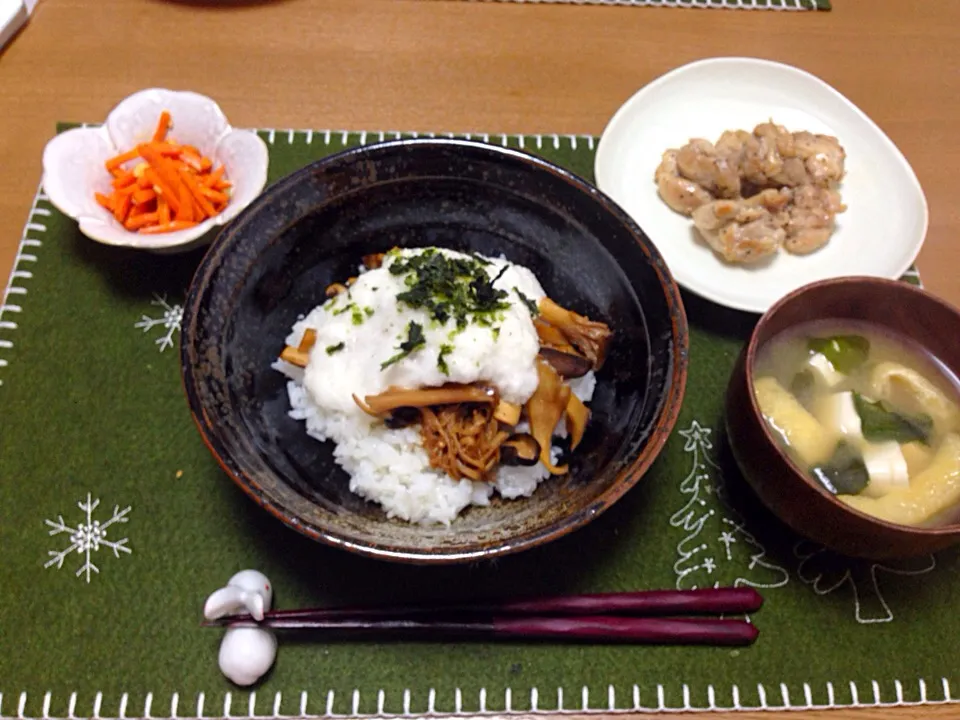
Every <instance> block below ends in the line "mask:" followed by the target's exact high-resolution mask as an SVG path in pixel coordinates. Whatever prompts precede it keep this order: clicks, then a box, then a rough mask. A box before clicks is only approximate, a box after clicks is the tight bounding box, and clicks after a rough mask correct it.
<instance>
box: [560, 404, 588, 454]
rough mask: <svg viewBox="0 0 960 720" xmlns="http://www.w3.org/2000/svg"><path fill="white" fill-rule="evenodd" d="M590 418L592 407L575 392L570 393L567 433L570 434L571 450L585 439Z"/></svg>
mask: <svg viewBox="0 0 960 720" xmlns="http://www.w3.org/2000/svg"><path fill="white" fill-rule="evenodd" d="M589 419H590V409H589V408H588V407H587V406H586V405H584V404H583V401H582V400H581V399H580V398H578V397H577V396H576V395H575V394H574V393H570V399H569V400H568V401H567V421H566V426H567V434H568V435H569V436H570V449H571V450H576V449H577V445H579V444H580V441H581V440H583V433H584V432H585V431H586V429H587V421H588V420H589Z"/></svg>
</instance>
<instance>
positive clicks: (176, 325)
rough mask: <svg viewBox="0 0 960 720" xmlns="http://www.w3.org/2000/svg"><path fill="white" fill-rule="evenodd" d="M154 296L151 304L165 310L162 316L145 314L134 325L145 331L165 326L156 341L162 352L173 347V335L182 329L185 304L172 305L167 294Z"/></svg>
mask: <svg viewBox="0 0 960 720" xmlns="http://www.w3.org/2000/svg"><path fill="white" fill-rule="evenodd" d="M153 297H154V300H152V301H151V302H150V304H151V305H156V306H158V307H159V308H161V309H162V310H163V312H162V314H161V315H160V317H151V316H150V315H143V316H142V317H141V318H140V320H138V321H137V322H136V323H134V325H133V326H134V327H136V328H141V329H142V330H143V331H144V332H149V331H150V330H153V329H154V328H155V327H161V328H163V333H162V334H161V335H160V337H158V338H157V339H156V340H155V341H154V342H156V344H157V345H159V346H160V352H163V351H164V350H166V349H167V348H168V347H173V336H174V335H175V334H176V333H178V332H179V331H180V323H181V322H183V306H182V305H171V304H170V303H168V302H167V298H166V296H160V295H154V296H153Z"/></svg>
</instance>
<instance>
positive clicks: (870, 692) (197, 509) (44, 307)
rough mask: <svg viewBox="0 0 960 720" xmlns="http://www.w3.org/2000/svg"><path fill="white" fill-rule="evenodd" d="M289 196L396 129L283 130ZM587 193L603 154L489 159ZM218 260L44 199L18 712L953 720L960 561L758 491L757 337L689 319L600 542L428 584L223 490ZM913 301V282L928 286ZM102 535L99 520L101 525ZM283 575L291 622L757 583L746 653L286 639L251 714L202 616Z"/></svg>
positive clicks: (24, 509)
mask: <svg viewBox="0 0 960 720" xmlns="http://www.w3.org/2000/svg"><path fill="white" fill-rule="evenodd" d="M260 132H261V134H262V137H264V139H265V140H266V141H267V142H268V143H269V147H270V159H271V165H270V180H271V182H272V181H274V180H276V179H278V178H279V177H281V176H283V175H285V174H287V173H289V172H291V171H293V170H294V169H296V168H298V167H300V166H302V165H304V164H305V163H307V162H308V161H311V160H314V159H316V158H320V157H322V156H324V155H326V154H328V153H330V152H333V151H336V150H340V149H342V148H344V147H346V146H352V145H357V144H361V143H368V142H373V141H376V140H380V139H383V138H386V137H393V135H394V134H393V133H386V134H385V133H346V132H318V131H306V132H304V131H292V130H290V131H287V130H282V131H281V130H264V131H260ZM473 137H474V138H477V137H480V138H481V139H483V140H486V141H489V142H494V143H500V144H505V145H510V146H512V147H522V148H524V149H526V150H528V151H531V152H534V153H538V154H541V155H543V156H544V157H546V158H548V159H550V160H553V161H556V162H558V163H560V164H562V165H564V166H566V167H568V168H570V169H571V170H573V171H574V172H577V173H579V174H581V175H583V176H585V177H587V178H591V177H592V164H593V149H594V143H595V140H594V138H592V137H586V136H567V135H564V136H559V135H545V136H541V135H537V136H525V137H516V136H505V135H495V136H487V135H481V136H476V135H474V136H473ZM199 257H200V255H199V253H192V254H189V255H185V256H156V255H150V254H145V253H139V254H138V253H133V252H127V251H123V250H118V249H112V248H108V247H105V246H102V245H99V244H97V243H94V242H91V241H90V240H88V239H86V238H85V237H83V236H82V235H80V233H79V232H78V230H77V228H76V226H75V224H74V223H72V222H70V221H68V220H67V219H65V218H64V217H63V216H61V215H60V214H59V213H58V212H57V211H56V210H54V209H53V208H52V207H51V205H50V204H49V202H48V201H47V199H46V198H45V196H44V195H43V194H42V193H39V194H38V195H37V199H36V201H35V203H34V206H33V209H32V211H31V216H30V220H29V222H28V224H27V225H26V230H25V234H24V238H23V242H22V245H21V247H20V252H19V254H18V256H17V262H16V266H15V270H14V272H13V275H12V277H11V279H10V284H9V287H8V290H7V293H6V295H5V297H4V305H3V307H2V314H0V358H2V359H0V381H2V385H0V480H2V482H0V548H2V562H0V691H2V696H0V716H3V717H20V716H26V717H46V716H49V717H73V716H77V717H85V716H100V717H124V716H141V715H143V716H151V715H152V716H153V717H167V716H179V717H194V716H219V715H240V716H245V715H254V714H255V715H258V716H275V715H292V714H304V715H321V716H322V715H334V714H358V713H359V714H375V713H387V714H394V713H406V712H410V713H423V712H438V713H439V712H458V711H459V712H464V713H466V712H470V713H473V712H477V711H480V712H494V711H503V710H508V711H520V710H531V709H536V710H539V711H556V710H588V711H604V710H610V709H614V710H630V709H657V708H669V709H712V708H731V707H732V708H753V707H770V708H784V707H791V708H795V707H808V706H810V707H822V706H850V705H884V706H885V705H895V704H907V703H911V704H912V703H934V702H949V701H955V700H956V699H960V698H958V690H957V688H958V687H960V684H958V683H960V676H958V667H960V663H958V660H960V650H958V645H957V642H956V638H957V637H958V636H960V614H958V613H957V611H956V602H955V599H956V597H957V594H958V592H960V573H958V570H960V554H958V553H956V552H945V553H942V554H940V555H938V556H937V557H936V558H933V557H923V558H919V559H917V560H915V561H911V562H900V563H893V564H888V565H876V564H869V563H855V562H849V561H846V560H844V559H843V558H838V557H836V556H833V555H832V554H831V553H829V552H825V551H824V550H823V549H822V548H819V547H817V546H813V545H810V544H809V543H806V542H803V541H800V540H799V539H798V538H796V537H795V536H793V535H791V534H790V533H789V532H787V531H786V530H785V529H784V528H783V527H782V526H780V525H779V524H778V523H777V522H776V521H775V520H774V519H772V518H771V516H770V515H769V514H767V513H766V512H764V511H763V510H762V509H760V508H758V507H757V506H756V505H755V504H754V502H753V500H752V499H751V496H750V495H749V494H747V493H746V492H745V491H744V490H743V485H742V481H741V479H740V477H739V475H738V474H737V472H736V470H735V468H734V467H733V465H732V463H731V462H730V459H729V457H728V454H727V451H726V449H725V443H724V442H723V438H722V437H721V434H720V428H721V426H722V423H721V406H722V394H723V390H724V386H725V383H726V380H727V376H728V373H729V371H730V369H731V367H732V366H733V363H734V359H735V357H736V354H737V352H738V350H739V348H740V347H741V345H742V343H743V341H744V338H745V337H746V334H747V333H748V332H749V329H750V324H751V322H752V321H753V318H751V317H749V316H745V315H741V314H738V313H733V312H728V311H725V310H723V309H720V308H717V307H715V306H712V305H710V304H708V303H706V302H704V301H702V300H699V299H697V298H696V297H693V296H690V295H687V296H685V303H686V306H687V311H688V314H689V318H690V323H691V347H690V375H689V382H688V386H687V392H686V402H685V405H684V409H683V412H682V415H681V417H680V420H679V423H678V425H677V430H676V432H675V433H674V435H673V436H672V438H671V439H670V441H669V442H668V444H667V446H666V448H665V450H664V452H663V454H662V456H661V457H660V459H658V461H657V462H656V463H655V465H654V466H653V468H652V470H651V471H650V472H649V474H648V476H647V477H646V478H645V479H644V480H643V481H642V482H641V483H639V485H638V486H637V487H636V488H635V489H634V490H632V491H631V492H630V493H628V494H627V496H626V497H624V498H623V499H622V500H621V501H620V502H619V503H617V505H616V506H614V507H613V508H612V509H611V510H609V511H608V512H607V513H606V514H604V515H603V516H602V517H600V518H599V519H598V520H597V521H595V522H594V523H592V524H591V525H590V526H588V527H587V528H585V529H583V530H581V531H578V532H576V533H574V534H573V535H571V536H568V537H567V538H564V539H562V540H559V541H557V542H554V543H552V544H550V545H549V546H547V547H544V548H541V549H537V550H533V551H529V552H526V553H523V554H520V555H517V556H512V557H507V558H504V559H502V560H499V561H497V562H490V563H481V564H475V565H470V566H464V567H454V568H414V567H404V566H397V565H389V564H383V563H379V562H376V561H372V560H366V559H362V558H357V557H354V556H352V555H349V554H347V553H345V552H340V551H337V550H333V549H331V548H327V547H324V546H321V545H318V544H315V543H313V542H311V541H309V540H307V539H304V538H302V537H301V536H300V535H298V534H296V533H294V532H293V531H291V530H288V529H286V528H285V527H283V526H282V525H280V524H279V523H278V522H276V521H274V520H273V519H272V518H270V517H269V516H268V515H267V514H266V513H264V512H263V511H262V510H260V509H258V508H257V507H256V506H255V505H254V504H253V503H252V502H251V501H249V500H248V499H247V498H246V496H244V495H243V494H242V493H241V492H240V491H239V490H238V489H236V488H235V487H234V485H233V484H232V483H231V482H230V481H229V480H228V479H227V477H226V476H225V475H224V474H223V473H222V472H221V471H220V470H219V468H218V466H217V465H216V464H215V462H214V461H213V459H212V458H211V456H210V454H209V453H208V452H207V450H206V449H205V447H204V445H203V443H202V442H201V441H200V438H199V436H198V433H197V431H196V429H195V427H194V425H193V422H192V420H191V418H190V416H189V414H188V411H187V405H186V401H185V400H184V398H183V394H182V388H181V383H180V378H179V362H178V354H177V341H178V320H179V314H180V307H179V303H180V302H182V299H183V297H184V293H185V290H186V287H187V284H188V282H189V279H190V276H191V273H192V271H193V269H194V267H195V265H196V263H197V262H198V260H199ZM907 280H909V281H912V282H916V281H917V278H916V272H915V271H911V273H910V277H909V278H907ZM98 523H99V524H98ZM245 567H255V568H258V569H261V570H263V571H265V572H266V573H267V574H268V576H269V577H270V578H271V579H272V581H273V583H274V587H275V590H276V598H275V600H276V601H275V606H276V607H278V608H292V607H298V606H308V605H320V604H326V603H337V604H340V603H349V602H359V601H363V602H387V601H400V600H417V599H428V598H429V599H438V598H454V597H456V598H466V597H477V596H503V595H517V594H530V593H554V592H564V593H567V592H577V591H581V592H582V591H608V590H609V591H612V590H630V589H643V588H664V587H679V588H685V587H693V586H701V587H702V586H708V585H713V584H722V585H727V584H738V585H752V586H755V587H758V588H760V589H761V592H762V593H763V594H764V596H765V597H766V604H765V606H764V608H763V609H762V610H761V611H760V612H759V613H758V614H757V615H755V616H754V621H755V622H756V624H757V626H758V627H759V629H760V638H759V640H758V642H757V643H756V644H755V645H753V646H751V647H749V648H743V649H739V650H731V649H729V648H696V647H623V646H616V647H605V646H563V645H550V644H522V643H499V644H486V643H468V644H460V645H454V644H445V643H422V644H421V643H401V642H394V643H376V642H372V641H368V642H339V643H329V644H310V643H287V644H282V645H281V647H280V652H279V656H278V659H277V663H276V666H275V667H274V670H273V672H272V673H271V674H270V675H269V676H268V677H267V678H266V680H265V681H264V682H263V684H262V685H260V686H259V687H258V688H256V689H255V691H253V692H249V691H238V690H237V689H236V688H234V687H232V686H231V685H230V684H229V683H227V682H226V681H225V680H224V678H223V677H222V676H221V675H220V673H219V671H218V669H217V664H216V657H217V648H218V644H219V642H220V638H221V633H220V631H218V630H212V629H201V628H200V627H199V622H200V610H201V607H202V604H203V602H204V599H205V598H206V596H207V595H208V594H209V593H210V592H212V591H213V590H214V589H216V588H217V587H219V586H220V585H222V584H223V583H224V582H225V581H226V580H227V578H228V577H229V576H230V575H231V574H233V573H234V572H235V571H237V570H240V569H242V568H245Z"/></svg>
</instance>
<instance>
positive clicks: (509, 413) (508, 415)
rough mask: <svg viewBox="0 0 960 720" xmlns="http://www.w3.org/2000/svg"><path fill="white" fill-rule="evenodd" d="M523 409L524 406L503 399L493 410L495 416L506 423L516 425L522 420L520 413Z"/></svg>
mask: <svg viewBox="0 0 960 720" xmlns="http://www.w3.org/2000/svg"><path fill="white" fill-rule="evenodd" d="M522 411H523V408H522V407H520V406H519V405H514V404H513V403H509V402H507V401H506V400H501V401H500V402H498V403H497V407H496V408H495V409H494V411H493V417H495V418H496V419H497V420H498V421H499V422H502V423H503V424H504V425H516V424H517V423H518V422H520V413H521V412H522Z"/></svg>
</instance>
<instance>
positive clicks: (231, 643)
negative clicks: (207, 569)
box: [203, 570, 277, 686]
mask: <svg viewBox="0 0 960 720" xmlns="http://www.w3.org/2000/svg"><path fill="white" fill-rule="evenodd" d="M272 602H273V590H272V588H271V584H270V580H269V579H267V577H266V576H265V575H264V574H263V573H261V572H258V571H256V570H241V571H240V572H238V573H237V574H236V575H234V576H233V577H231V578H230V579H229V580H228V581H227V584H226V586H224V587H222V588H220V589H219V590H217V591H216V592H214V593H213V594H212V595H211V596H210V597H208V598H207V602H206V603H205V604H204V606H203V615H204V617H205V618H206V619H207V620H216V619H217V618H221V617H223V616H224V615H232V614H235V613H242V612H248V613H250V615H251V616H252V617H253V618H254V619H256V620H263V614H264V613H265V612H267V611H268V610H270V605H271V603H272ZM276 657H277V638H276V636H275V635H274V634H273V633H272V632H270V631H269V630H264V629H262V628H257V627H231V628H227V631H226V633H224V636H223V642H221V643H220V656H219V664H220V672H222V673H223V674H224V675H225V676H226V677H227V678H228V679H229V680H231V681H232V682H234V683H236V684H237V685H241V686H246V685H253V684H254V683H255V682H257V680H259V679H260V678H261V677H263V676H264V675H266V674H267V671H268V670H270V668H271V667H272V666H273V661H274V660H275V659H276Z"/></svg>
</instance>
